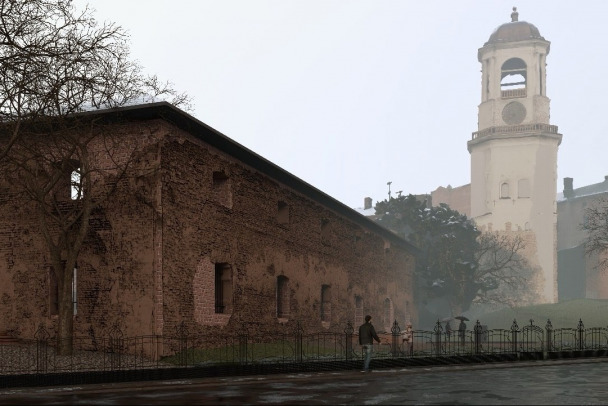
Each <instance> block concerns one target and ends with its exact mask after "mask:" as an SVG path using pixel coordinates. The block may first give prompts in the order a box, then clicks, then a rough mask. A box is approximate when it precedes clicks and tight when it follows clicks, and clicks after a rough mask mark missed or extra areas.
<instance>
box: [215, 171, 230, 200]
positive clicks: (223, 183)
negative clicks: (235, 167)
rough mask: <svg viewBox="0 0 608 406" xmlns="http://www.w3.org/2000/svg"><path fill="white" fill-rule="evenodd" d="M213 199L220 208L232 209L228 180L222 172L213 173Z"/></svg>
mask: <svg viewBox="0 0 608 406" xmlns="http://www.w3.org/2000/svg"><path fill="white" fill-rule="evenodd" d="M213 197H214V199H215V201H217V202H218V203H220V204H221V205H222V206H225V207H228V208H231V207H232V193H231V192H230V178H229V177H228V175H226V174H225V173H224V172H220V171H216V172H213Z"/></svg>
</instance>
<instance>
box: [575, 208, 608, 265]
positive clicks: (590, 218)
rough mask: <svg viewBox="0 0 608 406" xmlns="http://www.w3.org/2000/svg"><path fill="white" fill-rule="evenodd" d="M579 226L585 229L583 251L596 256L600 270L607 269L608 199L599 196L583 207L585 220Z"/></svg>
mask: <svg viewBox="0 0 608 406" xmlns="http://www.w3.org/2000/svg"><path fill="white" fill-rule="evenodd" d="M581 228H582V229H583V230H585V231H587V233H588V234H587V238H586V240H585V253H586V254H587V255H588V256H593V257H595V258H597V264H596V267H597V269H598V270H600V271H604V270H606V269H608V255H605V254H606V252H608V199H607V198H601V199H598V201H597V202H596V203H595V204H593V205H591V206H589V207H587V208H586V209H585V222H584V223H583V224H581Z"/></svg>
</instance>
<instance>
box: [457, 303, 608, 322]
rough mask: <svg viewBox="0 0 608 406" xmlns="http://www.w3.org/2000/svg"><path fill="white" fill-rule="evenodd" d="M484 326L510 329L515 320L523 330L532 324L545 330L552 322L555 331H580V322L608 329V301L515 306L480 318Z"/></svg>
mask: <svg viewBox="0 0 608 406" xmlns="http://www.w3.org/2000/svg"><path fill="white" fill-rule="evenodd" d="M478 319H479V322H480V323H481V324H485V325H487V326H488V328H489V329H498V328H504V329H509V328H510V327H511V325H512V324H513V320H514V319H515V320H517V324H518V325H519V327H520V328H521V327H523V326H524V325H527V324H530V319H533V320H534V325H536V326H539V327H543V328H544V327H545V324H547V320H548V319H549V320H551V324H552V325H553V328H565V327H570V328H576V326H577V324H578V322H579V320H582V321H583V323H584V325H585V327H587V328H588V327H607V326H608V300H599V299H575V300H569V301H567V302H562V303H555V304H541V305H534V306H526V307H515V308H510V309H502V310H498V311H495V312H492V313H487V314H484V315H482V316H479V317H478ZM476 321H477V319H475V320H471V321H470V322H468V323H467V328H471V329H472V328H473V325H474V324H475V322H476Z"/></svg>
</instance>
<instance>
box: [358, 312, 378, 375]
mask: <svg viewBox="0 0 608 406" xmlns="http://www.w3.org/2000/svg"><path fill="white" fill-rule="evenodd" d="M371 319H372V316H370V315H367V316H365V323H363V324H361V326H360V327H359V344H360V345H362V346H363V352H364V353H365V362H364V363H363V370H364V371H365V372H369V363H370V361H371V360H372V352H373V350H374V340H376V341H378V342H380V338H378V334H376V329H375V328H374V326H373V325H372V323H371Z"/></svg>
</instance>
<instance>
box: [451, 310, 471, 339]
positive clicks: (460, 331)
mask: <svg viewBox="0 0 608 406" xmlns="http://www.w3.org/2000/svg"><path fill="white" fill-rule="evenodd" d="M454 318H455V319H458V320H460V324H459V325H458V337H459V338H460V345H464V335H465V331H466V330H467V325H466V323H465V322H464V321H465V320H469V319H467V318H466V317H464V316H456V317H454Z"/></svg>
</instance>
